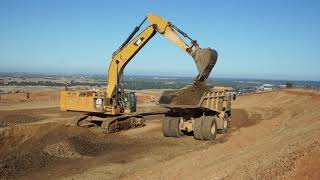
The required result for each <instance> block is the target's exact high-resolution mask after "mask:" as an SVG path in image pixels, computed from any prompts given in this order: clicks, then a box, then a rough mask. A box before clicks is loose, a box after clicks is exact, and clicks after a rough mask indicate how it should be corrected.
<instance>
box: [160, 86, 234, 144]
mask: <svg viewBox="0 0 320 180" xmlns="http://www.w3.org/2000/svg"><path fill="white" fill-rule="evenodd" d="M233 94H234V90H233V88H231V87H212V88H211V89H210V90H208V91H206V92H204V94H203V95H202V97H201V99H200V100H199V103H198V104H195V105H190V104H189V105H188V104H183V105H172V104H171V102H172V101H173V99H174V98H175V95H176V91H171V92H170V91H166V92H164V93H163V95H162V97H161V98H160V104H161V106H163V107H166V108H168V109H169V111H168V112H167V113H166V117H167V118H166V119H165V120H164V121H163V123H162V132H163V135H164V136H165V137H182V136H184V135H185V134H190V133H192V134H193V136H194V138H195V139H196V140H205V141H214V140H215V138H216V134H217V133H219V134H224V133H227V131H228V128H229V127H230V126H231V114H232V113H231V102H232V96H233Z"/></svg>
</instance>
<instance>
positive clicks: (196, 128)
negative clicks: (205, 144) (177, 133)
mask: <svg viewBox="0 0 320 180" xmlns="http://www.w3.org/2000/svg"><path fill="white" fill-rule="evenodd" d="M202 124H203V117H199V118H195V119H194V124H193V137H194V139H196V140H203V134H202Z"/></svg>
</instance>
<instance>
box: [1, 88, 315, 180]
mask: <svg viewBox="0 0 320 180" xmlns="http://www.w3.org/2000/svg"><path fill="white" fill-rule="evenodd" d="M149 106H150V107H149ZM233 106H234V109H233V112H232V128H231V130H230V131H229V133H228V134H226V135H218V136H217V140H216V143H215V144H212V143H209V142H202V141H196V140H194V139H193V137H192V136H185V137H184V138H165V137H163V135H162V133H161V120H162V119H164V117H163V115H161V114H160V115H151V116H146V124H147V125H146V126H145V127H143V128H137V129H131V130H128V131H122V132H119V133H114V134H105V133H103V132H104V130H103V129H101V128H90V129H86V128H78V127H74V126H70V125H69V124H70V122H72V119H73V117H74V116H76V115H77V114H74V113H69V112H59V109H58V108H45V109H29V110H13V111H0V117H8V116H9V117H10V116H12V117H14V115H19V116H20V117H24V116H25V117H26V116H28V117H32V118H30V120H28V121H27V123H23V121H21V123H20V124H19V123H17V124H16V125H12V126H9V127H5V128H0V144H1V146H0V179H11V178H20V179H44V178H45V179H115V178H116V179H119V178H123V179H181V178H183V179H185V178H186V179H288V178H289V179H319V178H320V174H319V171H318V167H319V166H320V154H319V152H320V138H319V137H320V124H319V119H320V112H319V111H318V109H319V107H320V102H319V101H318V100H317V98H315V97H314V96H310V95H309V94H298V93H292V92H291V91H290V92H289V91H279V92H271V93H261V94H253V95H248V96H241V97H239V98H238V99H237V100H236V101H235V102H234V103H233ZM143 108H146V109H145V110H148V111H150V110H153V109H154V110H157V109H158V106H156V105H155V104H148V107H141V109H142V110H143ZM38 116H39V117H41V118H40V119H37V120H36V121H35V120H34V119H33V118H35V119H36V118H37V117H38ZM14 119H15V118H13V120H14ZM26 119H28V118H26ZM9 122H10V121H9ZM190 169H192V171H191V170H190Z"/></svg>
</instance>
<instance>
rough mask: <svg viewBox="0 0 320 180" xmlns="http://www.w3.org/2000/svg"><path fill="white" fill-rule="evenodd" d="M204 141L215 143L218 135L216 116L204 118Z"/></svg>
mask: <svg viewBox="0 0 320 180" xmlns="http://www.w3.org/2000/svg"><path fill="white" fill-rule="evenodd" d="M202 134H203V139H204V140H207V141H211V142H214V141H215V139H216V135H217V122H216V118H215V117H214V116H203V123H202Z"/></svg>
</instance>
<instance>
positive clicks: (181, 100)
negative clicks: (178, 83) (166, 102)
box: [171, 82, 210, 105]
mask: <svg viewBox="0 0 320 180" xmlns="http://www.w3.org/2000/svg"><path fill="white" fill-rule="evenodd" d="M209 90H210V87H209V86H207V84H206V83H205V82H203V83H197V84H194V85H191V86H187V87H185V88H183V89H181V90H179V91H178V92H177V93H176V96H175V97H174V98H173V100H172V102H171V105H197V104H198V103H199V102H200V100H201V97H202V96H203V94H204V92H206V91H209Z"/></svg>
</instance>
